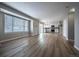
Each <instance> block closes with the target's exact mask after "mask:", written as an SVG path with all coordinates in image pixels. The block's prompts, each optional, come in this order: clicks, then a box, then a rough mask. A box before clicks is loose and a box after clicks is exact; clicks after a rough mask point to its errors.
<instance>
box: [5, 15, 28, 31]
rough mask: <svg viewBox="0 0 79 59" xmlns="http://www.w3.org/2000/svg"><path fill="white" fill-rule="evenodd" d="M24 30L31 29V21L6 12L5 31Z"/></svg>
mask: <svg viewBox="0 0 79 59" xmlns="http://www.w3.org/2000/svg"><path fill="white" fill-rule="evenodd" d="M23 31H25V32H28V31H29V21H27V20H24V19H21V18H18V17H14V16H10V15H6V14H5V32H23Z"/></svg>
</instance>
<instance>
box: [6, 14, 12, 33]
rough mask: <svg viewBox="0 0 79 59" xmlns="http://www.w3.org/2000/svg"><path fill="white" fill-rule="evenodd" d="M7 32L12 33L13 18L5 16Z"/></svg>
mask: <svg viewBox="0 0 79 59" xmlns="http://www.w3.org/2000/svg"><path fill="white" fill-rule="evenodd" d="M5 32H12V16H8V15H5Z"/></svg>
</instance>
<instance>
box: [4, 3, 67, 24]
mask: <svg viewBox="0 0 79 59" xmlns="http://www.w3.org/2000/svg"><path fill="white" fill-rule="evenodd" d="M5 4H7V5H9V6H11V7H13V8H15V9H17V10H19V11H21V12H23V13H26V14H28V15H30V16H32V17H35V18H37V19H39V20H41V21H43V22H45V23H46V24H54V23H58V21H59V20H63V18H64V17H66V16H67V14H68V10H67V8H66V6H69V3H64V2H5Z"/></svg>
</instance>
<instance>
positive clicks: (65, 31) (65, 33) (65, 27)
mask: <svg viewBox="0 0 79 59" xmlns="http://www.w3.org/2000/svg"><path fill="white" fill-rule="evenodd" d="M63 36H64V37H65V38H66V39H67V40H68V19H67V18H66V19H64V20H63Z"/></svg>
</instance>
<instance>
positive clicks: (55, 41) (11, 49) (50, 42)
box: [0, 33, 78, 57]
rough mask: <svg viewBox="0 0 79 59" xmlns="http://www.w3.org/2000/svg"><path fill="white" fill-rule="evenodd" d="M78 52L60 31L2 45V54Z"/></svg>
mask: <svg viewBox="0 0 79 59" xmlns="http://www.w3.org/2000/svg"><path fill="white" fill-rule="evenodd" d="M16 42H17V43H16ZM77 53H78V52H77V50H76V49H75V48H74V47H72V45H70V44H69V43H68V42H67V41H66V40H65V38H64V37H63V36H62V35H60V34H58V33H42V34H40V35H39V36H38V35H36V36H32V37H27V38H21V39H17V40H13V41H8V42H4V43H2V44H1V46H0V56H12V57H13V56H16V57H21V56H24V57H26V56H31V57H74V56H78V54H77Z"/></svg>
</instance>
